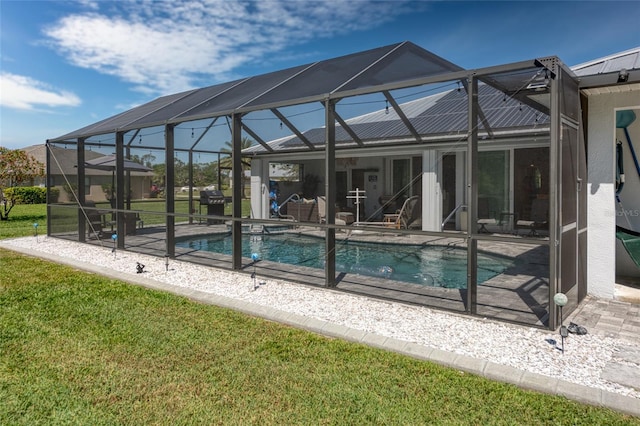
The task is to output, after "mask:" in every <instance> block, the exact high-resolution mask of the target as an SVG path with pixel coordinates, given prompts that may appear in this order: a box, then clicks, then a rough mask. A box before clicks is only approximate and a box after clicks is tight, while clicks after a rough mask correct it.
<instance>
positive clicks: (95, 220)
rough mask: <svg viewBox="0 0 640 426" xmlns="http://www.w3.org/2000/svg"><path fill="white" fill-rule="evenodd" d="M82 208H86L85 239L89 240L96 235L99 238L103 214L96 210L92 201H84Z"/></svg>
mask: <svg viewBox="0 0 640 426" xmlns="http://www.w3.org/2000/svg"><path fill="white" fill-rule="evenodd" d="M84 207H85V208H86V210H85V214H86V217H87V237H89V238H91V237H92V236H96V235H97V237H98V238H100V237H101V235H102V225H103V223H102V222H103V217H102V216H103V213H102V212H101V211H100V210H97V209H96V203H94V202H93V201H86V202H85V203H84Z"/></svg>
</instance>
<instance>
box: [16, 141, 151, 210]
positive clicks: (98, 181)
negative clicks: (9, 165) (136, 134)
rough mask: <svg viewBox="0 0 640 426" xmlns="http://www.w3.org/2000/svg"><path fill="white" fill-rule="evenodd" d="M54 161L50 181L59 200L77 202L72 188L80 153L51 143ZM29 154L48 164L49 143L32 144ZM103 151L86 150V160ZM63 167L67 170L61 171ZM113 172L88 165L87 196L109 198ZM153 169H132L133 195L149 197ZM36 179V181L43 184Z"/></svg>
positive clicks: (137, 197) (138, 197)
mask: <svg viewBox="0 0 640 426" xmlns="http://www.w3.org/2000/svg"><path fill="white" fill-rule="evenodd" d="M50 149H51V159H52V162H51V165H50V174H49V185H50V186H51V187H55V188H58V189H59V190H60V195H59V197H58V202H60V203H66V202H74V201H75V199H74V195H73V193H72V192H71V189H72V188H77V179H78V177H77V157H76V155H77V154H76V151H75V150H73V149H64V148H61V147H59V146H50ZM22 150H23V151H25V152H26V153H27V154H29V155H31V156H33V157H34V158H35V159H36V160H38V161H40V162H41V163H42V164H45V165H46V164H47V155H46V151H47V147H46V145H44V144H42V145H32V146H29V147H26V148H23V149H22ZM102 156H103V154H101V153H98V152H94V151H85V160H86V161H88V160H92V159H96V158H100V157H102ZM62 170H64V173H62ZM113 178H114V175H113V173H112V172H110V171H107V170H98V169H91V168H87V169H86V170H85V199H86V200H88V201H97V202H100V201H106V200H108V199H109V189H110V188H111V185H112V183H113ZM152 180H153V173H150V172H131V198H132V199H141V198H149V191H150V190H151V182H152ZM44 182H45V180H44V178H43V179H42V182H37V183H36V184H44Z"/></svg>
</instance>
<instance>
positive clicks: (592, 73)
mask: <svg viewBox="0 0 640 426" xmlns="http://www.w3.org/2000/svg"><path fill="white" fill-rule="evenodd" d="M571 70H572V71H573V72H574V73H575V74H576V75H577V76H578V77H579V79H580V89H582V90H583V91H585V90H586V92H585V93H587V94H592V92H593V93H599V92H598V91H597V90H595V91H589V90H588V89H593V88H599V87H605V86H607V87H612V88H613V91H627V90H629V89H633V90H637V89H638V83H640V47H636V48H633V49H629V50H625V51H624V52H619V53H615V54H613V55H609V56H605V57H603V58H598V59H594V60H592V61H589V62H584V63H582V64H578V65H575V66H573V67H571ZM630 86H634V87H630Z"/></svg>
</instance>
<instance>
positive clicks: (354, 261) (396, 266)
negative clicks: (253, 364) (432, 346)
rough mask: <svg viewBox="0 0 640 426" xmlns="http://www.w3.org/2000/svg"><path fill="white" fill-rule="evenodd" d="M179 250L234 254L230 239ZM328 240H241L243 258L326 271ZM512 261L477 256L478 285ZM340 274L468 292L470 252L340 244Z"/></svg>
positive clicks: (187, 243) (194, 242)
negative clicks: (326, 246)
mask: <svg viewBox="0 0 640 426" xmlns="http://www.w3.org/2000/svg"><path fill="white" fill-rule="evenodd" d="M177 246H178V247H183V248H189V249H194V250H204V251H210V252H214V253H223V254H231V246H232V239H231V237H230V236H229V235H228V234H225V235H220V236H207V237H205V238H193V239H189V240H183V241H180V242H178V243H177ZM324 252H325V249H324V240H323V239H320V238H316V237H309V236H302V235H298V234H278V235H259V236H255V235H243V240H242V256H243V257H248V258H251V257H252V256H254V255H257V257H258V259H260V260H268V261H271V262H278V263H285V264H289V265H299V266H306V267H310V268H318V269H324V264H325V259H324ZM512 265H513V262H512V261H511V260H509V259H505V258H503V257H499V256H490V255H486V254H480V253H479V254H478V283H482V282H484V281H486V280H488V279H490V278H492V277H494V276H496V275H498V274H501V273H502V272H504V271H505V270H506V269H507V268H509V267H510V266H512ZM336 271H338V272H346V273H355V274H360V275H366V276H374V277H382V278H388V279H392V280H396V281H404V282H409V283H414V284H421V285H427V286H433V287H446V288H466V286H467V251H466V249H462V248H450V247H444V246H415V245H402V244H384V243H363V242H354V241H348V242H338V241H336Z"/></svg>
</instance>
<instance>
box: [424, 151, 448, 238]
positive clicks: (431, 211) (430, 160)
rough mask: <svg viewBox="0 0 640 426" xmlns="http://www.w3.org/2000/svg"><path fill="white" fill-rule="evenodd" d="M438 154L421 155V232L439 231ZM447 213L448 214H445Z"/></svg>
mask: <svg viewBox="0 0 640 426" xmlns="http://www.w3.org/2000/svg"><path fill="white" fill-rule="evenodd" d="M438 158H439V154H438V152H437V151H436V150H434V149H428V150H426V151H424V152H423V153H422V212H423V213H422V230H423V231H435V232H440V231H441V229H440V228H441V222H442V195H441V190H440V182H439V181H438V164H439V163H440V162H439V161H438ZM447 213H448V212H447Z"/></svg>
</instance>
